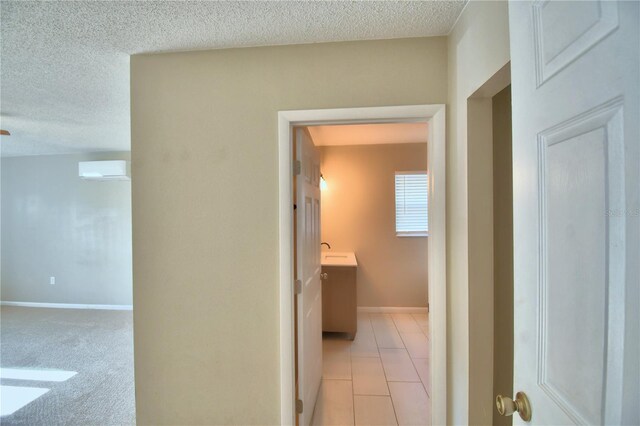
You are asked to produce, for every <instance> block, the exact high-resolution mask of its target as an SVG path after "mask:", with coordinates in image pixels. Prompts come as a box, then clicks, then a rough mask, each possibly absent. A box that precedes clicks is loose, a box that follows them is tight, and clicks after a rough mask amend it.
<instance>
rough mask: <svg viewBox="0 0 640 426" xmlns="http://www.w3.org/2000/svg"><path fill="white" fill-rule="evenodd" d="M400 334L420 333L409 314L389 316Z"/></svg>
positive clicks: (418, 327)
mask: <svg viewBox="0 0 640 426" xmlns="http://www.w3.org/2000/svg"><path fill="white" fill-rule="evenodd" d="M391 317H392V318H393V322H394V323H395V324H396V328H397V329H398V331H399V332H400V333H422V330H421V329H420V326H419V325H418V323H417V322H416V320H415V318H413V315H411V314H391Z"/></svg>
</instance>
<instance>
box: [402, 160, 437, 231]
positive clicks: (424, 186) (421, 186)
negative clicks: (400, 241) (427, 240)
mask: <svg viewBox="0 0 640 426" xmlns="http://www.w3.org/2000/svg"><path fill="white" fill-rule="evenodd" d="M428 188H429V176H428V175H427V173H426V172H396V233H397V235H398V236H426V235H428V232H429V214H428V212H429V209H428V207H429V204H428V202H429V201H428V200H429V198H428V192H427V191H428Z"/></svg>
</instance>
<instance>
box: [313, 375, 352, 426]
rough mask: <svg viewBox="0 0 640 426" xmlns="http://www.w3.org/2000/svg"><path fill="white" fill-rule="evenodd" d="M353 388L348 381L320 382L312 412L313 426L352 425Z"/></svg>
mask: <svg viewBox="0 0 640 426" xmlns="http://www.w3.org/2000/svg"><path fill="white" fill-rule="evenodd" d="M353 422H354V413H353V387H352V385H351V381H350V380H322V386H321V388H320V392H319V394H318V401H317V402H316V408H315V411H314V412H313V420H312V424H313V425H314V426H328V425H331V426H334V425H335V426H338V425H339V426H343V425H353Z"/></svg>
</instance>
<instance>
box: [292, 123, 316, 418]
mask: <svg viewBox="0 0 640 426" xmlns="http://www.w3.org/2000/svg"><path fill="white" fill-rule="evenodd" d="M296 160H297V165H296V168H297V170H299V171H300V173H299V174H298V175H297V178H296V204H297V207H296V234H297V237H296V238H297V241H296V245H297V248H296V250H297V265H296V274H297V276H296V287H298V289H299V294H298V297H297V304H298V310H297V311H298V392H299V398H300V399H301V400H302V406H303V410H302V413H301V414H300V425H302V426H307V425H308V424H310V423H311V417H312V415H313V409H314V406H315V403H316V398H317V396H318V390H319V388H320V382H321V380H322V291H321V285H320V271H321V265H320V242H321V241H320V152H319V151H318V149H317V148H316V147H315V146H314V145H313V142H312V141H311V138H310V137H309V136H308V135H307V133H306V132H305V131H304V130H303V129H296Z"/></svg>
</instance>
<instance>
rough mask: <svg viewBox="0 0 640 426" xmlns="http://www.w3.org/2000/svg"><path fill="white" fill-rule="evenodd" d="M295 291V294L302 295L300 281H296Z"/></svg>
mask: <svg viewBox="0 0 640 426" xmlns="http://www.w3.org/2000/svg"><path fill="white" fill-rule="evenodd" d="M295 291H296V294H300V293H302V280H296V282H295Z"/></svg>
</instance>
